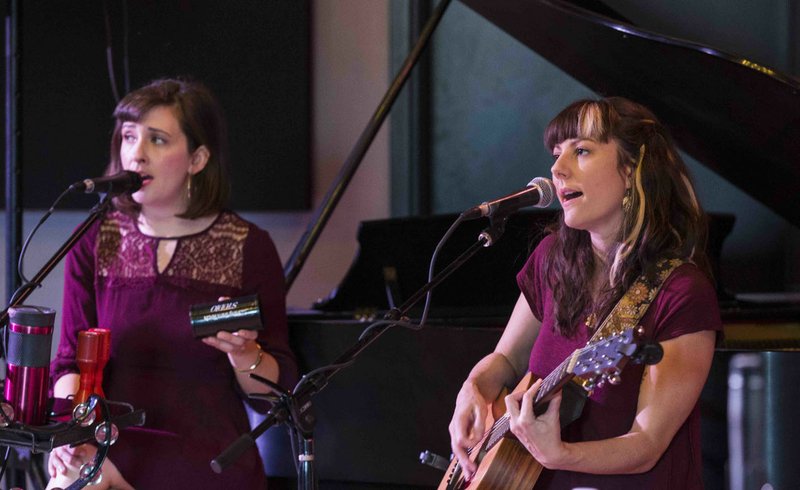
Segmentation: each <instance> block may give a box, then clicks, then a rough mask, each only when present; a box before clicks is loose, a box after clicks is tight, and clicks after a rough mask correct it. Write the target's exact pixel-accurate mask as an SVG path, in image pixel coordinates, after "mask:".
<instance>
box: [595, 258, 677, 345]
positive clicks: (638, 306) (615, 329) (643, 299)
mask: <svg viewBox="0 0 800 490" xmlns="http://www.w3.org/2000/svg"><path fill="white" fill-rule="evenodd" d="M685 262H686V261H685V260H682V259H662V260H660V261H658V263H657V264H656V273H655V274H654V275H653V276H654V277H652V280H651V279H649V278H647V277H646V276H645V275H644V274H642V275H641V276H640V277H639V278H638V279H637V280H636V282H634V283H633V284H632V285H631V287H630V288H628V290H627V291H626V292H625V294H624V295H623V296H622V298H620V300H619V302H617V304H616V305H614V309H613V310H611V313H609V314H608V316H607V317H606V318H605V320H603V323H602V324H601V325H600V326H599V327H598V328H597V330H596V331H595V333H594V335H592V338H591V339H590V340H589V342H588V343H592V342H595V341H597V340H599V339H600V338H601V337H608V336H610V335H614V334H616V333H620V332H624V331H626V330H628V329H634V328H636V326H637V325H638V323H639V320H641V319H642V317H643V316H644V314H645V312H646V311H647V308H649V307H650V303H652V302H653V300H654V299H655V297H656V296H657V295H658V292H659V291H660V290H661V286H662V285H663V284H664V281H666V280H667V278H668V277H669V276H670V274H672V271H674V270H675V269H676V268H677V267H678V266H680V265H681V264H684V263H685Z"/></svg>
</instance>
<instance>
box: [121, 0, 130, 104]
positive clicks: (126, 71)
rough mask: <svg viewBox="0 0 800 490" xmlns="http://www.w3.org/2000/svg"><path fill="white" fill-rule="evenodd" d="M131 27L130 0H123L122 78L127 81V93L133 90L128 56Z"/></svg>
mask: <svg viewBox="0 0 800 490" xmlns="http://www.w3.org/2000/svg"><path fill="white" fill-rule="evenodd" d="M129 34H130V28H129V26H128V0H122V78H123V82H124V83H125V93H126V94H127V93H128V92H130V91H131V73H130V66H129V63H128V61H129V56H128V37H129Z"/></svg>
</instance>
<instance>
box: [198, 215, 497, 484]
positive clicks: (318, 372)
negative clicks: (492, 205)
mask: <svg viewBox="0 0 800 490" xmlns="http://www.w3.org/2000/svg"><path fill="white" fill-rule="evenodd" d="M506 219H507V216H502V217H497V218H494V219H492V221H491V225H490V226H489V228H487V229H486V230H484V231H483V232H482V233H481V234H480V236H479V237H478V240H477V241H476V242H475V243H474V244H473V245H471V246H470V247H469V248H468V249H467V250H466V251H464V252H463V253H462V254H461V255H459V256H458V257H457V258H456V259H455V260H454V261H453V262H452V263H451V264H450V265H448V266H447V267H446V268H444V269H443V270H442V271H441V272H439V273H438V274H437V275H436V276H434V277H433V278H432V279H431V280H430V282H428V283H427V284H425V285H424V286H423V287H422V288H420V289H419V290H418V291H417V292H416V293H414V295H413V296H411V297H410V298H409V299H408V300H407V301H406V302H405V303H404V304H403V305H402V306H400V308H393V309H391V310H390V311H389V312H387V313H386V315H385V317H384V320H383V321H380V322H377V323H376V324H374V325H373V327H374V328H372V327H370V328H368V329H367V330H366V331H365V332H364V334H362V336H361V337H360V338H359V339H358V341H357V342H356V343H355V344H354V345H353V346H352V347H351V348H350V349H348V350H347V351H346V352H345V353H344V354H342V355H341V356H339V357H338V358H337V359H336V360H335V361H333V363H332V364H330V365H329V366H326V367H323V368H320V369H315V370H314V371H311V372H310V373H308V374H306V375H304V376H303V377H302V379H301V380H300V382H298V383H297V386H295V388H294V390H293V391H292V393H289V392H287V391H286V390H284V389H283V388H281V387H280V386H278V385H277V384H275V383H273V382H271V381H269V380H267V379H264V378H262V377H260V376H257V375H253V374H251V375H250V376H251V377H252V378H254V379H256V380H258V381H261V382H262V383H264V384H266V385H268V386H269V387H270V388H272V390H273V391H274V392H275V393H279V396H274V395H250V396H251V397H253V398H264V399H267V400H269V401H271V402H272V403H273V406H272V408H271V409H270V411H269V412H268V413H267V417H266V418H265V419H264V421H263V422H261V423H260V424H259V425H258V426H256V427H255V428H254V429H253V430H252V431H250V432H249V433H247V434H244V435H242V436H240V437H239V438H238V439H237V440H236V441H235V442H234V443H233V444H231V445H230V446H229V447H228V448H227V449H226V450H225V451H223V452H222V454H220V455H219V456H217V457H216V458H215V459H214V460H212V461H211V468H212V469H213V470H214V472H216V473H221V472H222V471H223V470H224V469H225V468H226V467H227V466H229V465H230V464H231V463H233V462H234V461H235V460H236V459H238V458H239V456H241V455H242V453H244V451H246V450H247V449H248V448H249V447H250V446H252V445H254V444H255V440H256V439H257V438H258V437H259V436H260V435H261V434H263V433H264V432H265V431H266V430H267V429H269V428H270V427H272V426H273V425H275V424H279V423H284V424H287V425H288V426H289V428H290V430H291V431H292V435H293V436H297V439H299V450H298V463H299V465H298V466H297V476H298V478H297V488H298V489H299V490H317V488H318V481H317V475H316V471H315V469H314V437H313V432H314V424H315V422H316V419H315V417H314V413H313V410H312V409H313V405H312V402H311V399H312V397H313V396H314V395H315V394H316V393H317V392H319V391H321V390H322V389H323V388H324V387H325V385H327V384H328V380H329V379H330V378H331V377H333V375H334V374H336V373H337V372H339V371H340V370H341V369H342V368H344V367H347V366H349V365H351V364H353V363H354V362H355V360H356V357H357V356H358V354H360V353H361V351H363V350H364V349H365V348H366V347H367V346H368V345H370V344H371V343H372V342H374V341H375V340H377V338H378V337H379V336H380V335H381V334H383V333H384V332H385V331H386V330H388V329H389V328H390V327H392V326H394V325H395V324H396V323H399V322H402V321H405V320H406V318H407V317H406V314H407V313H408V311H409V310H410V309H411V308H412V307H413V306H414V305H415V304H416V303H417V302H419V301H420V300H421V299H422V298H424V297H425V295H427V294H428V292H429V291H431V290H433V288H435V287H436V286H438V285H439V284H440V283H441V282H442V281H444V279H445V278H447V277H448V276H449V275H450V274H452V273H453V272H455V271H456V270H457V269H458V268H459V267H460V266H461V265H463V264H464V263H465V262H466V261H467V260H469V259H470V258H471V257H472V256H473V255H475V254H476V253H477V252H478V250H480V249H482V248H485V247H489V246H491V245H492V244H494V243H495V242H496V241H497V240H498V239H499V238H500V236H501V235H502V234H503V231H504V229H505V224H506ZM420 327H421V325H420ZM293 439H295V437H293Z"/></svg>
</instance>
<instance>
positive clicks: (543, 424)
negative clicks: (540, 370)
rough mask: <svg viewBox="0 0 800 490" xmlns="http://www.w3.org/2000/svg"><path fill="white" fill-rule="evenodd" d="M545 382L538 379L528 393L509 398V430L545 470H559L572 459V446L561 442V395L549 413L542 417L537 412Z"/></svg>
mask: <svg viewBox="0 0 800 490" xmlns="http://www.w3.org/2000/svg"><path fill="white" fill-rule="evenodd" d="M541 385H542V380H541V379H540V380H537V381H536V382H535V383H534V384H533V385H531V387H530V388H529V389H528V390H526V391H524V392H515V393H511V394H510V395H508V396H506V398H505V402H506V410H507V412H506V413H507V414H508V416H509V428H510V429H511V432H512V433H513V434H514V435H515V436H516V437H517V439H518V440H519V442H520V443H522V445H523V446H525V449H527V450H528V452H529V453H531V455H533V457H534V458H535V459H536V461H538V462H539V463H541V465H542V466H544V467H545V468H550V469H554V468H558V467H559V466H561V465H562V464H563V463H564V462H565V460H567V459H568V457H569V448H568V444H567V443H565V442H564V441H562V440H561V421H560V416H559V407H560V406H561V392H560V391H559V392H558V394H557V395H555V396H554V397H553V398H552V399H551V400H550V404H549V405H548V407H547V410H546V411H545V412H544V413H543V414H541V415H540V416H538V417H537V416H536V415H535V414H534V413H533V401H534V399H535V397H536V393H537V392H538V391H539V387H540V386H541Z"/></svg>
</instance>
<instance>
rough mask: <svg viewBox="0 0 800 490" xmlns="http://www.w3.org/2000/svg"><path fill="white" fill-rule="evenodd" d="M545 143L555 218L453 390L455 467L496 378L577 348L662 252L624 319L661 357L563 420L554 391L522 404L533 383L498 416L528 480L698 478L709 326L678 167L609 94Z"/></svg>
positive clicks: (479, 433)
mask: <svg viewBox="0 0 800 490" xmlns="http://www.w3.org/2000/svg"><path fill="white" fill-rule="evenodd" d="M544 140H545V145H546V146H547V148H548V149H550V150H551V151H552V154H553V157H554V163H553V166H552V169H551V170H552V175H553V183H554V185H555V189H556V191H557V194H558V199H559V202H560V203H561V206H562V208H563V215H562V217H561V219H560V222H559V223H558V224H557V225H555V226H554V227H553V229H552V230H551V233H550V234H549V235H548V236H546V237H545V238H544V240H542V242H541V243H540V244H539V245H538V246H537V248H536V250H535V251H534V252H533V254H532V255H531V257H530V258H529V260H528V263H527V264H526V265H525V267H524V268H523V269H522V271H521V272H520V273H519V275H518V277H517V281H518V284H519V286H520V290H521V291H522V294H521V295H520V297H519V299H518V301H517V304H516V306H515V308H514V311H513V313H512V314H511V317H510V319H509V322H508V325H507V326H506V329H505V331H504V333H503V335H502V338H501V339H500V341H499V343H498V344H497V347H496V349H495V351H494V352H493V353H491V354H489V355H488V356H486V357H485V358H483V359H482V360H481V361H480V362H478V364H477V365H476V366H475V367H474V368H473V369H472V371H471V373H470V374H469V377H468V378H467V380H466V381H465V382H464V385H463V387H462V388H461V390H460V392H459V394H458V397H457V400H456V407H455V412H454V414H453V419H452V421H451V423H450V436H451V444H452V448H453V453H454V455H455V457H456V458H457V459H458V464H457V466H460V468H459V471H460V472H461V475H462V478H463V480H464V481H469V480H472V483H477V480H480V478H481V477H482V474H483V473H485V472H484V471H482V470H483V467H482V462H478V463H476V462H475V461H474V460H475V459H476V456H475V454H476V453H477V452H478V451H471V455H468V449H469V448H472V447H473V446H475V445H476V444H477V443H478V442H479V441H480V440H481V438H482V437H483V435H484V431H485V430H486V429H487V424H486V421H485V419H486V418H487V414H488V411H489V409H490V405H491V403H492V402H493V401H494V400H495V399H496V398H497V397H498V396H499V395H500V393H501V391H502V390H503V388H504V387H507V386H513V385H514V383H515V382H516V381H517V380H519V378H521V377H522V375H523V374H525V373H526V372H528V371H530V372H532V374H533V375H534V377H535V378H542V377H545V376H546V375H547V374H548V373H550V372H551V371H553V370H554V368H556V366H558V365H559V363H561V362H562V361H564V359H566V358H568V357H570V355H571V354H572V353H573V352H574V351H575V350H576V349H580V348H581V347H583V346H585V345H586V344H587V342H589V341H591V339H592V338H593V336H594V334H595V332H596V330H597V329H598V328H600V327H601V326H602V325H603V324H604V322H603V319H604V318H605V317H606V316H607V315H608V314H609V313H610V312H612V310H614V308H615V305H616V304H617V303H618V302H619V301H620V299H621V298H623V296H624V297H625V298H626V299H629V300H632V301H634V302H636V301H638V300H639V299H640V298H639V297H640V296H642V295H646V294H647V292H648V291H647V290H646V289H645V290H644V291H640V290H637V286H634V287H633V288H631V286H632V285H634V283H636V282H637V279H638V278H639V277H653V276H655V275H657V274H658V271H659V267H660V266H661V265H662V264H663V263H664V261H663V260H664V259H667V260H669V261H672V263H677V264H681V265H678V266H677V267H676V268H674V270H673V271H672V273H671V274H669V275H668V277H667V278H666V279H665V280H664V281H663V284H661V289H660V291H658V293H657V295H655V297H654V299H653V300H652V303H651V304H650V306H649V308H648V309H647V311H646V313H644V315H643V316H642V317H641V318H640V319H639V320H638V322H637V325H641V326H642V327H643V331H644V338H646V339H650V340H652V341H655V342H658V343H660V345H661V347H662V348H663V359H662V360H661V361H660V362H658V363H657V364H654V365H649V366H643V365H633V364H630V365H628V366H627V367H626V368H625V370H624V371H623V372H622V373H621V374H622V376H621V378H622V380H621V382H620V383H619V384H616V385H613V384H611V383H606V384H604V385H603V386H602V387H595V388H594V389H593V390H591V394H590V396H589V398H588V399H587V400H586V405H585V407H584V409H583V412H582V415H581V416H580V418H578V419H577V420H576V421H575V422H572V423H570V424H569V425H567V426H566V427H564V428H563V430H562V428H561V426H560V410H559V409H560V405H561V402H562V395H561V392H559V393H558V394H556V395H555V397H553V398H552V400H550V403H549V406H548V407H547V409H546V410H545V411H544V412H543V413H540V414H539V415H538V416H537V415H535V414H534V410H533V405H534V400H535V399H536V393H537V390H538V389H539V387H540V385H541V382H540V381H537V382H536V383H534V384H533V385H532V386H531V387H530V388H529V389H521V390H517V391H515V392H514V393H512V394H511V395H508V396H506V397H505V399H504V402H505V408H506V410H507V413H506V416H507V418H508V425H509V428H510V431H511V432H512V433H513V434H514V436H516V438H517V439H518V440H519V442H520V443H521V444H522V446H523V447H524V449H525V450H527V452H528V453H530V455H532V457H533V459H535V460H536V461H538V463H540V464H541V466H543V467H544V470H543V471H542V472H541V474H540V475H539V476H538V479H534V481H535V482H536V483H535V488H536V489H572V488H574V487H593V488H598V489H614V490H617V489H662V488H663V489H676V488H681V489H696V488H702V486H703V482H702V462H701V456H700V440H699V437H700V415H699V411H698V406H697V400H698V397H699V395H700V391H701V389H702V387H703V384H704V383H705V380H706V377H707V375H708V371H709V368H710V365H711V359H712V356H713V353H714V343H715V337H716V332H717V331H719V330H721V328H722V326H721V321H720V317H719V310H718V306H717V298H716V294H715V291H714V287H713V286H712V284H711V281H710V279H709V275H710V274H709V269H708V264H707V260H706V257H705V252H704V246H705V235H706V222H705V218H704V214H703V212H702V210H701V209H700V206H699V204H698V202H697V199H696V197H695V193H694V189H693V187H692V184H691V182H690V180H689V177H688V173H687V169H686V167H685V165H684V163H683V161H682V160H681V157H680V156H679V154H678V153H677V151H676V149H675V147H674V145H673V143H672V140H671V139H670V137H669V135H668V134H667V132H666V129H665V128H664V127H663V126H662V125H661V123H660V122H659V121H658V120H657V119H656V117H655V116H654V115H653V114H652V113H651V112H650V111H649V110H648V109H646V108H645V107H643V106H641V105H639V104H636V103H633V102H631V101H629V100H626V99H622V98H616V97H614V98H606V99H602V100H598V101H590V100H583V101H578V102H575V103H573V104H572V105H570V106H569V107H567V108H566V109H564V111H562V112H561V113H560V114H559V115H558V116H557V117H556V118H555V119H554V120H553V121H552V122H551V123H550V124H549V126H548V127H547V129H546V131H545V136H544ZM639 289H641V288H639ZM614 381H617V380H614ZM514 466H515V465H511V467H509V468H506V469H504V471H506V472H509V473H513V472H514V471H515V467H514ZM526 485H528V487H530V485H531V483H530V482H528V483H527V484H526ZM470 486H471V487H472V485H470ZM472 488H474V487H472Z"/></svg>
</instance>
